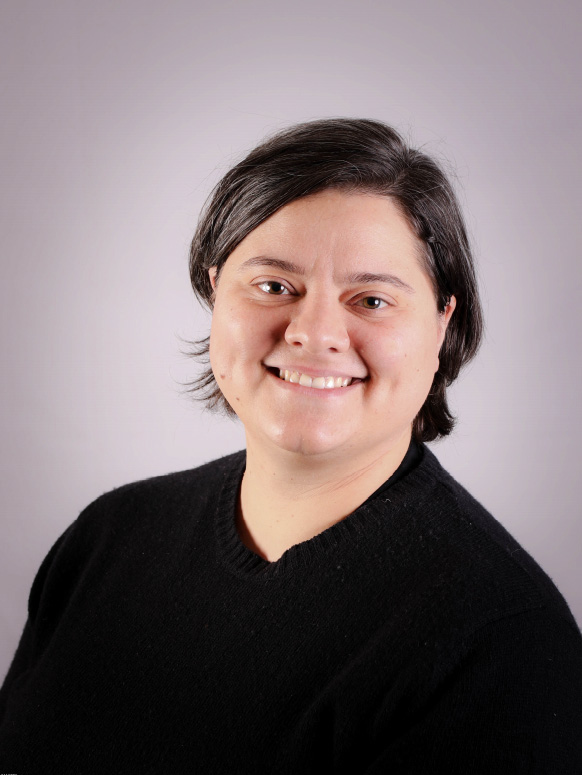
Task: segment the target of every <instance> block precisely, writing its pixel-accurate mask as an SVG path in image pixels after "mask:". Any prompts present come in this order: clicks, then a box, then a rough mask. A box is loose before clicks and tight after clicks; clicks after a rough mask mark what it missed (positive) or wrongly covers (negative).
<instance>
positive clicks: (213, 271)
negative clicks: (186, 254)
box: [208, 266, 216, 292]
mask: <svg viewBox="0 0 582 775" xmlns="http://www.w3.org/2000/svg"><path fill="white" fill-rule="evenodd" d="M208 277H209V278H210V285H211V286H212V290H213V291H214V292H216V267H215V266H211V267H210V269H209V270H208Z"/></svg>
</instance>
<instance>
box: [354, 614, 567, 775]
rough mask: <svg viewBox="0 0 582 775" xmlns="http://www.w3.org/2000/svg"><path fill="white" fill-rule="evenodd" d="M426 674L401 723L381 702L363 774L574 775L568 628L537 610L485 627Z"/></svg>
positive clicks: (558, 620) (564, 623) (551, 616)
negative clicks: (419, 696) (426, 686)
mask: <svg viewBox="0 0 582 775" xmlns="http://www.w3.org/2000/svg"><path fill="white" fill-rule="evenodd" d="M445 661H449V660H445ZM434 676H435V681H434V686H433V688H432V691H431V692H430V694H428V695H427V696H426V698H425V701H424V702H423V703H422V705H421V707H417V708H416V710H415V711H414V714H413V715H412V717H411V718H409V719H407V722H406V724H402V723H398V724H395V722H394V717H393V716H392V714H391V712H390V711H389V706H390V703H385V704H384V706H383V708H382V710H381V711H380V714H379V715H378V717H377V726H376V731H377V733H378V735H377V737H376V739H377V740H379V747H380V748H381V752H380V753H379V754H378V756H377V757H376V758H375V760H374V762H373V764H372V765H371V766H369V768H368V769H367V770H366V775H380V773H394V774H396V773H398V775H404V773H411V774H412V773H414V775H422V774H423V773H427V774H428V773H436V772H446V773H447V775H456V774H457V773H458V775H461V773H462V774H463V775H466V773H469V772H470V773H471V774H472V775H481V774H482V775H486V774H487V775H491V773H502V772H503V773H505V772H508V773H509V772H511V773H512V775H519V774H520V773H523V774H524V775H525V773H528V775H533V773H560V775H579V773H582V639H581V637H580V632H579V631H578V630H577V629H576V628H575V627H574V626H572V624H571V623H570V622H567V621H565V620H564V619H562V618H561V617H560V616H558V615H553V614H551V615H548V612H547V611H546V610H545V609H543V608H542V609H536V610H531V611H527V612H523V613H520V614H516V615H514V616H510V617H507V618H505V619H501V620H499V621H497V622H494V623H491V624H488V625H487V626H485V627H483V628H481V629H480V630H479V631H478V632H476V633H475V634H474V635H473V637H472V638H471V639H470V642H469V643H467V644H465V647H464V648H463V650H462V656H461V657H460V658H459V659H457V660H452V659H451V660H450V661H449V666H447V668H443V667H440V666H438V665H437V666H435V668H434ZM395 729H398V730H399V731H397V732H395V731H394V730H395Z"/></svg>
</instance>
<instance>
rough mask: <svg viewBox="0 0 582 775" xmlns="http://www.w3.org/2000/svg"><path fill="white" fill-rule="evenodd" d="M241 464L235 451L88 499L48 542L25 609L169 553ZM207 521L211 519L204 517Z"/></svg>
mask: <svg viewBox="0 0 582 775" xmlns="http://www.w3.org/2000/svg"><path fill="white" fill-rule="evenodd" d="M244 463H245V452H244V451H240V452H236V453H233V454H230V455H227V456H225V457H222V458H219V459H217V460H213V461H211V462H209V463H205V464H204V465H201V466H198V467H197V468H193V469H189V470H185V471H178V472H174V473H170V474H164V475H162V476H155V477H151V478H148V479H143V480H141V481H136V482H132V483H130V484H126V485H123V486H121V487H117V488H115V489H113V490H111V491H109V492H106V493H104V494H103V495H100V496H99V497H98V498H96V499H95V500H94V501H92V502H91V503H90V504H89V505H88V506H87V507H86V508H85V509H83V511H82V512H81V513H80V515H79V516H78V517H77V519H76V520H75V521H74V522H73V523H72V524H71V525H69V527H68V528H67V529H66V530H65V531H64V533H63V534H62V535H61V536H60V537H59V538H58V539H57V541H56V542H55V544H54V545H53V546H52V548H51V549H50V551H49V552H48V554H47V556H46V557H45V559H44V561H43V562H42V564H41V566H40V568H39V571H38V573H37V575H36V577H35V579H34V582H33V585H32V589H31V593H30V598H29V613H30V614H31V616H32V615H34V613H35V611H36V610H37V609H38V607H39V605H40V604H41V602H42V600H41V599H42V598H45V599H46V598H47V596H52V597H53V598H54V597H58V598H59V599H61V600H62V599H64V596H65V591H66V594H67V595H68V594H70V592H71V590H73V589H74V587H75V586H76V585H77V584H78V583H80V580H81V578H82V577H83V578H85V577H88V576H90V575H91V573H92V572H93V571H96V572H97V573H99V574H101V573H105V572H108V570H107V569H109V570H110V569H111V568H112V567H113V566H114V565H115V564H117V565H118V566H119V567H122V566H127V565H128V564H129V562H130V560H131V558H132V557H134V556H136V555H139V554H140V553H141V554H142V555H145V554H148V555H153V554H154V553H156V554H158V555H159V554H161V553H164V552H165V553H166V554H167V553H168V552H171V551H173V550H174V549H175V547H176V546H179V545H180V543H184V544H185V543H186V542H188V541H190V540H191V535H192V533H193V532H194V531H196V530H197V529H198V526H199V524H200V523H201V522H202V521H203V519H204V518H205V517H206V515H207V514H209V513H210V512H211V511H212V510H213V509H215V508H216V504H217V501H218V496H219V494H220V493H221V491H222V489H223V487H224V484H225V482H226V481H233V480H234V478H235V476H234V475H235V474H236V472H237V471H241V472H242V469H243V467H244ZM205 521H206V522H209V521H210V520H205Z"/></svg>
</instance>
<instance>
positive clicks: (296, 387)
mask: <svg viewBox="0 0 582 775" xmlns="http://www.w3.org/2000/svg"><path fill="white" fill-rule="evenodd" d="M266 371H267V374H268V375H269V376H270V377H272V378H273V379H274V380H276V381H277V382H278V383H279V385H281V386H282V387H283V388H287V390H293V391H294V392H295V393H299V395H304V396H313V397H315V398H333V397H335V398H337V397H338V396H341V395H344V394H346V395H347V394H348V393H351V392H352V390H354V389H355V388H357V387H358V386H359V385H361V384H363V383H362V382H352V384H351V385H347V386H346V387H340V388H323V389H322V388H313V387H306V386H305V385H300V384H299V383H298V382H287V380H284V379H281V377H276V376H275V375H274V374H273V373H272V372H271V371H269V370H268V369H266Z"/></svg>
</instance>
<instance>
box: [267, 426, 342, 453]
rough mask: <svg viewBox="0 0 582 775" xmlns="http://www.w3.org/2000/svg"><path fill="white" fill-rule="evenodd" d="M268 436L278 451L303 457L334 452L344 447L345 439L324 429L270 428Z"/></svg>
mask: <svg viewBox="0 0 582 775" xmlns="http://www.w3.org/2000/svg"><path fill="white" fill-rule="evenodd" d="M270 430H271V433H269V434H268V436H269V438H270V439H271V441H272V443H274V444H275V446H277V447H278V448H279V449H283V450H285V451H286V452H291V453H293V454H296V455H303V456H304V457H315V456H317V455H325V454H327V453H331V452H335V451H336V450H338V449H339V448H340V447H343V446H344V445H345V442H346V439H344V438H338V436H337V434H333V433H329V432H326V430H325V429H317V428H313V427H311V428H308V429H298V428H295V429H290V428H277V429H274V428H271V429H270Z"/></svg>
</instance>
